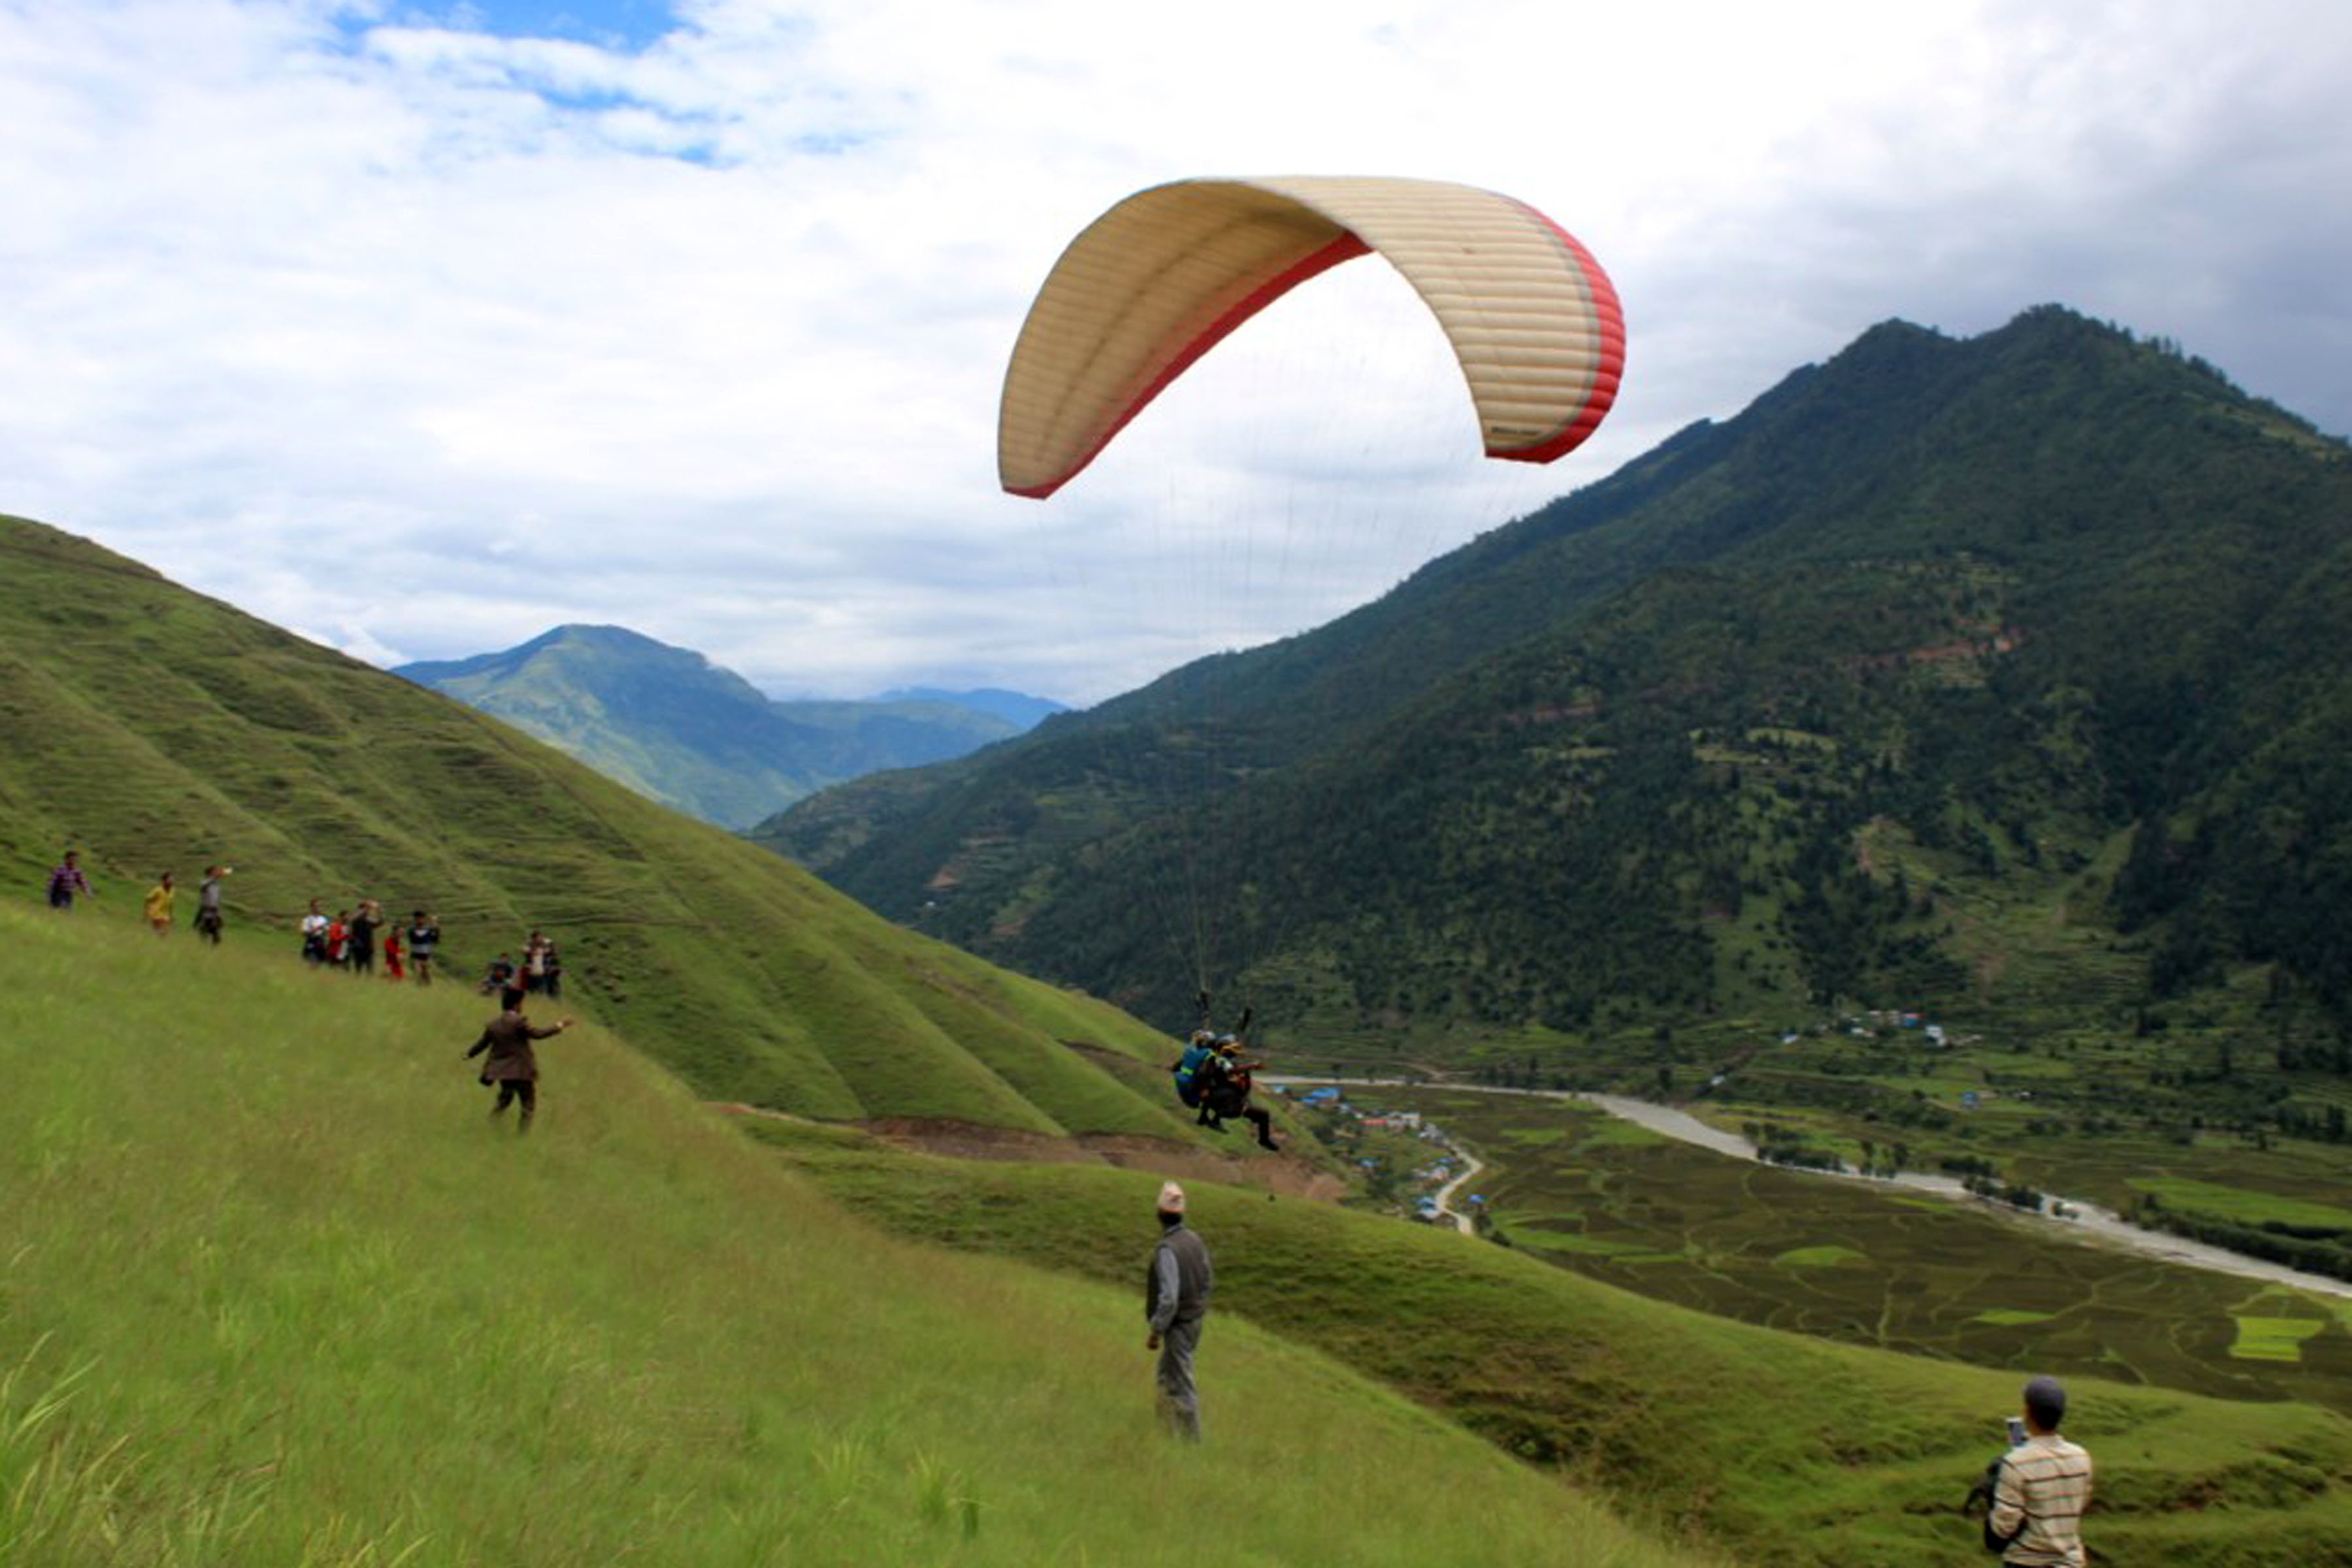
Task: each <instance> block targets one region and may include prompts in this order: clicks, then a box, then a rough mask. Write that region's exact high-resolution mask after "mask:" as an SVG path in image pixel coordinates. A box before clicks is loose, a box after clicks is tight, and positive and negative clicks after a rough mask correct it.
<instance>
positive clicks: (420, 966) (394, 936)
mask: <svg viewBox="0 0 2352 1568" xmlns="http://www.w3.org/2000/svg"><path fill="white" fill-rule="evenodd" d="M403 942H405V943H406V949H405V952H404V951H403V946H402V944H403ZM440 946H441V922H440V921H437V920H436V919H435V918H434V917H433V916H432V915H431V914H429V913H427V912H426V911H425V910H417V911H416V912H415V914H413V915H411V916H409V918H408V924H407V925H406V926H405V927H403V926H402V925H401V923H400V922H399V921H393V920H386V919H385V918H384V913H383V905H382V904H380V903H378V902H377V901H376V900H373V899H362V900H360V901H359V904H358V905H357V907H356V908H353V909H349V910H337V911H336V912H335V913H334V914H333V915H331V916H330V915H329V914H328V913H327V912H326V910H323V909H322V908H320V902H319V900H316V899H312V900H310V913H309V914H306V915H304V916H303V917H302V958H303V961H304V962H305V963H310V964H314V965H317V966H319V967H320V968H325V969H341V970H344V971H346V972H348V973H352V974H373V973H375V972H376V971H375V960H376V954H377V953H378V952H382V953H383V977H384V978H385V979H386V980H404V979H406V978H407V977H408V971H409V970H411V969H413V970H415V972H416V984H419V985H430V984H433V959H434V955H435V954H436V952H439V951H440Z"/></svg>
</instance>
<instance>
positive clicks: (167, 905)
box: [147, 871, 177, 936]
mask: <svg viewBox="0 0 2352 1568" xmlns="http://www.w3.org/2000/svg"><path fill="white" fill-rule="evenodd" d="M176 896H177V895H176V894H175V893H174V892H173V888H172V873H170V872H169V871H166V872H164V873H163V875H162V876H161V877H158V878H157V879H155V885H154V886H153V887H152V888H150V889H147V923H148V924H149V925H151V926H153V927H154V928H155V934H156V935H157V936H169V935H171V934H172V900H173V898H174V897H176Z"/></svg>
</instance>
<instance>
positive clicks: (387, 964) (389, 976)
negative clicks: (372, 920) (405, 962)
mask: <svg viewBox="0 0 2352 1568" xmlns="http://www.w3.org/2000/svg"><path fill="white" fill-rule="evenodd" d="M383 977H384V978H385V979H386V980H398V979H400V978H401V969H400V927H398V926H397V925H388V926H386V927H384V928H383Z"/></svg>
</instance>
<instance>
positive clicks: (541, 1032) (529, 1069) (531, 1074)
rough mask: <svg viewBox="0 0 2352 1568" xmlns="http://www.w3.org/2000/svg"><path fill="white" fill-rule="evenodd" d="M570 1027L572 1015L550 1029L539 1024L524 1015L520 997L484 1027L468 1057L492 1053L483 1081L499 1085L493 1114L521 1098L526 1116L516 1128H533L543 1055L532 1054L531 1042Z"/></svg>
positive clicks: (485, 1067)
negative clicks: (540, 1064)
mask: <svg viewBox="0 0 2352 1568" xmlns="http://www.w3.org/2000/svg"><path fill="white" fill-rule="evenodd" d="M570 1027H572V1020H571V1019H569V1018H562V1019H559V1020H558V1021H557V1022H556V1023H555V1024H553V1025H552V1026H550V1027H548V1028H544V1029H541V1028H539V1027H536V1026H533V1025H532V1023H531V1021H530V1019H528V1018H526V1017H524V1016H522V999H521V998H520V996H518V997H517V998H516V999H515V1000H514V1002H513V1003H512V1004H511V1005H509V1007H508V1008H507V1010H506V1011H505V1012H503V1013H500V1014H499V1016H497V1017H495V1018H493V1019H491V1020H490V1021H489V1022H488V1023H487V1024H485V1025H483V1026H482V1037H481V1038H480V1039H478V1040H476V1041H475V1042H474V1047H473V1049H471V1050H469V1051H467V1053H466V1056H467V1059H468V1060H471V1059H472V1058H475V1057H478V1056H480V1055H481V1054H482V1053H483V1052H484V1051H488V1052H489V1053H490V1059H489V1060H488V1061H486V1062H484V1063H483V1064H482V1082H483V1084H484V1085H485V1086H488V1085H489V1084H493V1083H495V1084H497V1085H498V1086H499V1102H498V1103H497V1104H496V1105H493V1106H491V1107H490V1114H491V1115H492V1116H494V1117H495V1116H497V1115H498V1114H499V1112H500V1111H503V1110H506V1108H507V1104H508V1102H509V1101H510V1100H520V1101H522V1117H521V1120H520V1121H518V1122H517V1123H516V1126H515V1131H517V1132H519V1133H520V1132H528V1131H530V1118H531V1112H532V1111H533V1110H537V1109H538V1100H539V1058H537V1057H536V1056H534V1055H533V1054H532V1052H531V1047H530V1043H531V1042H532V1041H533V1040H544V1039H546V1038H548V1037H550V1036H551V1035H560V1034H562V1033H563V1031H564V1030H566V1029H568V1028H570Z"/></svg>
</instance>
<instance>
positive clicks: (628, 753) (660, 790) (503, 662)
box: [393, 623, 1056, 827]
mask: <svg viewBox="0 0 2352 1568" xmlns="http://www.w3.org/2000/svg"><path fill="white" fill-rule="evenodd" d="M393 673H394V674H395V675H398V676H400V677H402V678H403V679H407V680H410V681H414V682H415V683H416V684H417V685H420V686H423V687H425V688H427V689H432V690H435V691H438V692H441V693H442V694H443V695H445V696H448V697H453V698H455V699H457V700H459V701H462V702H465V703H467V705H468V706H471V707H474V708H477V709H479V710H482V711H484V712H487V713H492V714H495V715H497V716H498V717H499V718H501V719H504V720H506V721H508V722H509V723H512V724H515V725H517V726H518V727H520V728H521V729H523V730H525V731H529V732H530V733H531V734H534V735H536V736H538V737H539V738H540V739H541V740H543V741H546V742H549V743H551V744H552V745H554V746H556V747H558V748H560V749H562V751H565V752H569V753H570V754H572V756H574V757H577V758H578V759H580V760H581V761H582V762H584V763H587V764H588V765H589V766H591V767H593V768H595V769H596V770H597V771H598V772H600V773H604V774H605V775H607V776H608V777H611V778H615V779H618V780H620V781H621V782H622V783H623V784H627V785H628V786H629V787H631V788H632V789H635V790H636V791H637V792H638V793H639V794H641V795H646V796H648V797H649V798H652V799H655V800H658V801H660V802H662V803H663V804H664V805H672V806H676V807H677V808H678V809H679V810H682V811H686V812H688V814H690V815H692V816H699V817H701V818H702V819H703V820H705V821H707V822H714V823H717V824H718V825H719V826H724V827H743V826H749V825H751V824H752V823H754V822H757V821H759V820H761V818H763V817H765V816H769V815H771V814H772V813H773V812H774V811H776V810H778V809H779V808H781V807H782V805H786V804H789V803H790V802H792V801H793V800H796V799H799V798H801V797H803V796H804V795H808V794H809V793H811V792H812V791H814V790H815V789H817V788H820V787H822V786H824V784H831V783H839V782H842V781H844V780H846V779H850V778H855V777H857V776H859V775H861V774H864V773H873V772H877V771H881V770H884V769H889V768H898V767H907V766H912V765H916V764H919V763H929V762H937V761H940V760H943V759H945V758H950V757H954V756H958V755H961V754H963V753H964V752H970V751H971V750H973V749H974V748H976V747H979V746H982V745H986V744H989V743H990V742H995V741H999V740H1003V739H1004V738H1006V737H1008V736H1011V735H1014V734H1018V733H1019V732H1020V731H1021V730H1022V729H1024V728H1025V727H1026V725H1025V724H1024V722H1023V721H1022V718H1021V716H1022V715H1024V714H1027V713H1031V712H1036V713H1040V714H1042V713H1043V712H1045V711H1049V710H1052V709H1053V708H1054V707H1055V706H1056V705H1055V704H1050V703H1046V702H1045V700H1042V699H1032V698H1024V697H1023V696H1021V695H1020V694H1019V693H1013V692H981V693H973V694H964V695H961V696H960V695H959V694H955V693H950V692H944V691H940V692H927V693H923V694H919V695H914V694H910V695H908V696H905V697H899V698H877V699H872V700H866V701H827V700H779V699H775V698H772V697H770V696H768V695H767V694H766V693H765V692H762V691H761V690H760V689H758V688H757V687H755V686H753V685H752V684H751V682H750V681H749V680H747V679H744V678H743V677H742V676H740V675H739V674H737V673H736V672H735V671H733V670H730V669H728V668H724V667H723V666H720V665H718V664H715V663H713V662H712V661H711V660H710V658H709V657H708V656H706V655H704V654H701V653H698V652H696V651H695V650H693V649H691V648H683V647H674V646H672V645H670V644H667V643H664V642H661V641H658V640H656V638H653V637H646V635H645V634H643V633H641V632H637V631H634V630H631V629H630V628H628V627H625V626H592V625H585V624H578V623H572V624H567V625H563V626H555V627H553V628H551V629H550V630H548V631H546V632H542V633H541V634H540V635H539V636H538V637H532V638H530V640H529V641H526V642H523V643H520V644H518V645H517V646H515V647H510V648H504V649H499V650H498V651H495V652H491V653H484V654H476V655H473V656H471V657H469V658H459V659H437V660H426V661H420V662H417V663H413V664H404V665H401V666H398V667H397V668H394V670H393ZM1029 722H1034V719H1031V720H1029Z"/></svg>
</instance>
